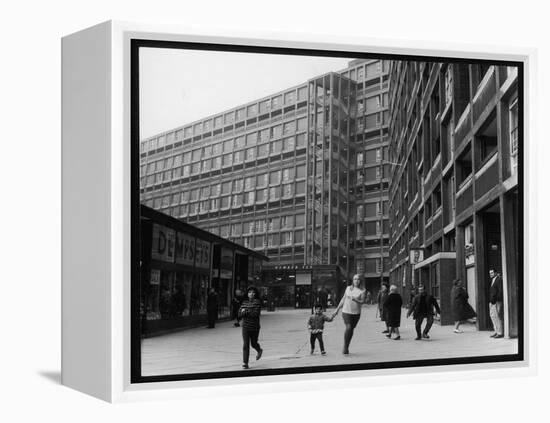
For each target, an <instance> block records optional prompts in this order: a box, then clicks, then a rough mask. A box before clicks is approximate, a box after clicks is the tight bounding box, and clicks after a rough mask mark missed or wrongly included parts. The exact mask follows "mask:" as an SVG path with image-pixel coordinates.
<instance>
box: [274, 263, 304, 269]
mask: <svg viewBox="0 0 550 423" xmlns="http://www.w3.org/2000/svg"><path fill="white" fill-rule="evenodd" d="M273 268H274V269H275V270H311V265H307V264H306V265H299V266H296V265H290V264H288V265H282V266H274V267H273Z"/></svg>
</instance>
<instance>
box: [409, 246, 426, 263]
mask: <svg viewBox="0 0 550 423" xmlns="http://www.w3.org/2000/svg"><path fill="white" fill-rule="evenodd" d="M423 260H424V250H421V249H419V248H415V249H411V251H410V253H409V261H410V263H411V264H413V265H414V264H418V263H420V262H421V261H423Z"/></svg>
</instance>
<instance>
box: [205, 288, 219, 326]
mask: <svg viewBox="0 0 550 423" xmlns="http://www.w3.org/2000/svg"><path fill="white" fill-rule="evenodd" d="M206 313H207V314H208V326H207V328H208V329H213V328H214V326H215V325H216V319H217V318H218V294H217V293H216V290H215V289H214V288H210V290H209V291H208V297H207V298H206Z"/></svg>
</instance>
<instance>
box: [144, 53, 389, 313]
mask: <svg viewBox="0 0 550 423" xmlns="http://www.w3.org/2000/svg"><path fill="white" fill-rule="evenodd" d="M388 71H389V62H387V61H381V60H354V61H352V62H350V64H349V67H348V68H346V69H344V70H342V71H339V72H333V73H328V74H326V75H320V76H317V77H314V78H312V79H311V80H309V81H306V82H304V83H303V84H301V85H298V86H295V87H291V88H288V89H286V90H283V91H281V92H278V93H275V94H273V95H270V96H268V97H265V98H261V99H258V100H256V101H253V102H250V103H247V104H244V105H241V106H238V107H235V108H233V109H230V110H227V111H225V112H222V113H219V114H216V115H214V116H209V117H206V118H204V119H201V120H199V121H196V122H193V123H190V124H188V125H184V126H182V127H179V128H175V129H173V130H170V131H167V132H165V133H162V134H158V135H155V136H154V137H150V138H147V139H144V140H142V141H141V145H140V159H141V162H140V165H141V167H140V189H141V192H140V195H141V201H142V203H143V204H145V205H147V206H149V207H152V208H154V209H156V210H159V211H161V212H163V213H165V214H169V215H171V216H173V217H176V218H178V219H181V220H184V221H186V222H189V223H191V224H192V225H195V226H197V227H200V228H202V229H205V230H207V231H209V232H211V233H213V234H216V235H219V236H220V237H222V238H226V239H229V240H231V241H233V242H235V243H237V244H240V245H242V246H244V247H246V248H250V249H252V250H254V251H257V252H261V253H262V254H265V255H266V256H267V257H269V263H268V264H266V265H265V267H264V272H263V277H262V290H263V295H265V296H268V297H271V298H272V299H273V300H274V301H275V302H276V303H277V305H280V306H294V307H309V306H311V303H312V302H313V301H314V300H315V292H317V291H318V290H323V291H324V292H325V293H328V295H329V296H331V297H332V298H333V299H336V298H338V297H339V295H340V293H341V292H342V291H343V288H344V287H345V286H346V283H347V282H348V281H349V280H351V276H352V275H353V274H354V273H360V274H362V275H364V277H365V281H366V282H367V288H368V289H369V290H371V292H372V293H375V292H376V291H377V290H378V286H379V285H380V283H381V282H382V281H384V280H388V277H389V259H388V244H389V234H388V231H389V225H388V187H389V166H388V165H387V163H386V162H387V157H388V140H389V133H388V120H389V112H388V82H389V73H388Z"/></svg>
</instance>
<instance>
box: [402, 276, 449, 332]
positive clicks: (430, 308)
mask: <svg viewBox="0 0 550 423" xmlns="http://www.w3.org/2000/svg"><path fill="white" fill-rule="evenodd" d="M436 313H437V314H441V309H440V308H439V304H438V303H437V301H436V299H435V298H434V297H433V296H432V295H431V294H428V293H427V292H426V291H424V286H423V285H419V286H418V294H417V295H416V296H415V297H414V300H413V302H412V304H411V307H410V308H409V311H408V312H407V318H408V317H409V316H410V315H411V314H412V315H413V318H414V326H415V329H416V338H415V340H416V341H419V340H421V339H422V338H426V339H429V338H430V335H428V332H430V329H431V327H432V325H433V322H434V314H436ZM424 319H426V326H425V327H424V330H423V331H422V322H423V321H424ZM421 331H422V333H421Z"/></svg>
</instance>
